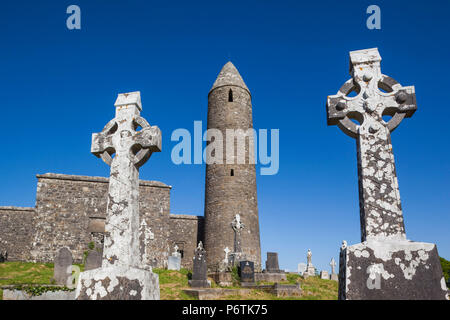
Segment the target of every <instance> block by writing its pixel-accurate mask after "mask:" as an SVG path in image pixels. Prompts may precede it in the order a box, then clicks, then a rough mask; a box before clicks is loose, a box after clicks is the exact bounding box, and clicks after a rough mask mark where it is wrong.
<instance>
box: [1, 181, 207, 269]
mask: <svg viewBox="0 0 450 320" xmlns="http://www.w3.org/2000/svg"><path fill="white" fill-rule="evenodd" d="M37 179H38V183H37V193H36V208H19V207H0V250H7V251H8V254H9V257H8V260H20V261H35V262H53V260H54V257H55V255H56V252H57V251H58V250H59V249H60V248H62V247H68V248H69V249H70V250H71V251H72V254H73V258H74V262H75V263H81V262H82V260H83V253H84V252H85V251H86V250H87V249H88V244H89V243H90V242H95V243H96V244H97V246H101V245H102V243H101V241H102V240H103V233H104V231H105V222H106V202H107V193H108V179H107V178H104V177H89V176H75V175H65V174H54V173H46V174H42V175H37ZM170 190H171V187H170V186H168V185H166V184H164V183H162V182H158V181H143V180H141V181H140V190H139V192H140V202H139V206H140V214H141V227H142V228H141V229H142V230H143V231H144V232H142V235H141V239H140V240H141V244H142V247H143V248H145V251H144V260H145V261H144V262H145V263H146V264H148V265H151V266H153V267H157V268H165V267H167V260H168V256H169V254H170V253H171V252H172V251H173V248H174V246H175V244H177V245H178V247H179V248H180V250H182V251H183V259H182V266H183V267H185V268H192V258H193V256H194V250H195V248H196V246H197V244H198V242H199V241H204V219H203V217H201V216H193V215H174V214H170ZM142 222H145V223H144V224H142Z"/></svg>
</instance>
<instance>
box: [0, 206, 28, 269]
mask: <svg viewBox="0 0 450 320" xmlns="http://www.w3.org/2000/svg"><path fill="white" fill-rule="evenodd" d="M34 215H35V209H34V208H22V207H0V251H5V250H6V251H7V252H8V260H9V261H23V260H27V259H28V255H29V252H30V247H31V243H32V241H33V233H34V228H33V216H34Z"/></svg>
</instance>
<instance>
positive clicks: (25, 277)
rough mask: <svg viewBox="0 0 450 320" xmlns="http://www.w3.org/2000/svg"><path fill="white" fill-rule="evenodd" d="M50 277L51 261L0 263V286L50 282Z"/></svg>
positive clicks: (51, 275)
mask: <svg viewBox="0 0 450 320" xmlns="http://www.w3.org/2000/svg"><path fill="white" fill-rule="evenodd" d="M52 278H53V264H52V263H32V262H5V263H2V264H0V286H3V285H23V284H52V283H51V279H52Z"/></svg>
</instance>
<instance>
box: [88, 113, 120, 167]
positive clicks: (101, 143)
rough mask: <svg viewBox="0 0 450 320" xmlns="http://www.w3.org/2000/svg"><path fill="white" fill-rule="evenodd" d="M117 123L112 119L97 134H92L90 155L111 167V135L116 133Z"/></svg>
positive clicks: (112, 149)
mask: <svg viewBox="0 0 450 320" xmlns="http://www.w3.org/2000/svg"><path fill="white" fill-rule="evenodd" d="M117 127H118V126H117V123H116V121H115V120H114V119H113V120H111V121H110V122H108V123H107V124H106V126H105V127H104V128H103V130H102V131H101V132H99V133H93V134H92V144H91V153H92V154H94V155H95V156H96V157H98V158H101V159H102V160H103V161H104V162H105V163H106V164H108V165H111V162H112V157H111V156H112V155H113V154H114V153H115V152H116V150H115V149H114V145H113V141H112V135H113V134H114V132H115V131H117Z"/></svg>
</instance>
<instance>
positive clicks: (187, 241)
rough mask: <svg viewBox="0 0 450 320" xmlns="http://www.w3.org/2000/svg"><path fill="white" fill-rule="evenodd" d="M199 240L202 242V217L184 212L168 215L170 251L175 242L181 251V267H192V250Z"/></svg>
mask: <svg viewBox="0 0 450 320" xmlns="http://www.w3.org/2000/svg"><path fill="white" fill-rule="evenodd" d="M199 241H202V242H203V243H204V219H203V217H201V216H192V215H185V214H171V215H170V244H169V245H170V249H171V250H170V252H172V251H173V247H174V246H175V244H176V245H177V246H178V248H179V251H182V259H181V266H182V267H183V268H188V269H192V267H193V261H192V259H193V257H194V251H195V248H196V247H197V245H198V242H199ZM206 254H207V255H208V253H206Z"/></svg>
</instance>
